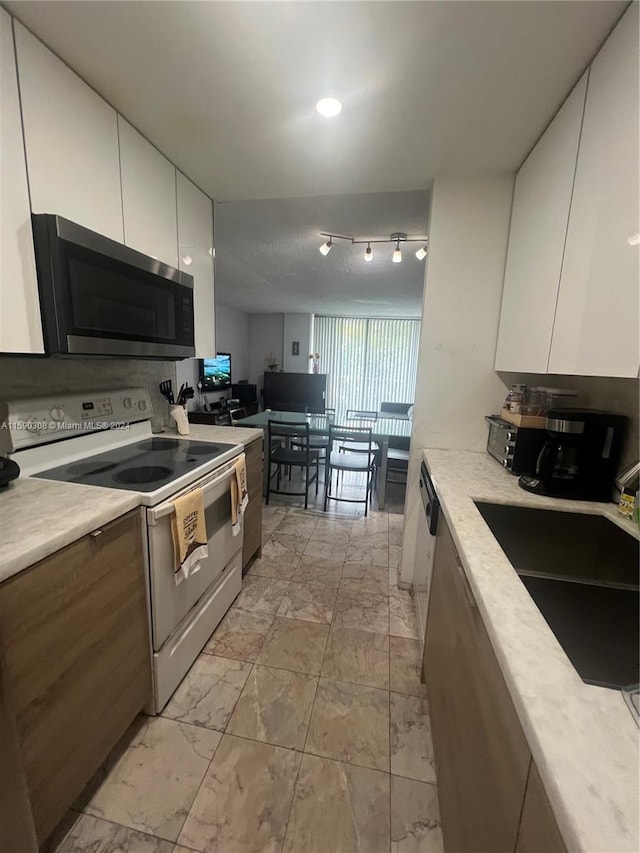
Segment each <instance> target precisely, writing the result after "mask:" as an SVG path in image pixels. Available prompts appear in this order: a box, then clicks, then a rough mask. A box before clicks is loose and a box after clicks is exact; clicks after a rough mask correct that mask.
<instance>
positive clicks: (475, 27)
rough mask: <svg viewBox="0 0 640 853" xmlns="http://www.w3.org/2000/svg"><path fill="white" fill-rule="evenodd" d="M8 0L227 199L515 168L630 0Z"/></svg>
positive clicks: (413, 185) (367, 188) (388, 186)
mask: <svg viewBox="0 0 640 853" xmlns="http://www.w3.org/2000/svg"><path fill="white" fill-rule="evenodd" d="M6 5H7V6H8V8H9V9H10V11H11V12H12V13H13V14H15V15H17V17H18V18H20V19H21V20H22V21H23V22H24V23H25V24H26V25H27V26H28V27H29V28H30V29H32V30H33V31H34V32H35V33H36V34H37V35H39V36H40V37H41V38H42V39H43V40H44V41H45V43H46V44H48V45H49V46H50V47H51V48H52V49H53V50H54V51H55V52H56V53H58V55H59V56H61V57H62V58H63V59H64V60H66V61H67V62H68V63H69V65H70V66H71V67H72V68H73V69H74V70H76V71H77V72H78V73H79V74H80V75H81V76H83V77H84V78H85V79H86V80H87V81H88V82H89V83H90V84H91V85H92V86H94V87H95V88H96V89H97V90H98V91H99V92H100V93H101V94H102V95H103V96H104V97H105V98H106V99H107V100H108V101H110V102H111V103H112V104H113V105H114V106H115V107H116V108H117V109H118V110H119V111H120V112H122V113H123V114H124V115H125V116H126V118H128V119H129V120H130V121H131V122H132V123H133V124H134V125H135V126H136V127H138V128H139V129H140V130H141V131H142V132H143V133H144V134H145V135H146V136H148V137H149V138H150V139H152V140H153V141H154V142H155V143H156V145H157V146H158V147H159V148H160V149H161V150H162V151H163V152H164V153H165V154H166V155H167V156H168V157H169V158H170V159H171V160H173V161H174V162H175V163H176V164H177V165H178V166H179V167H180V168H181V169H182V170H183V171H184V172H186V174H188V175H189V176H190V177H191V178H193V180H194V181H196V183H198V184H199V185H200V186H201V187H202V188H203V189H204V190H205V191H207V192H208V193H209V194H210V195H211V196H212V197H213V198H215V199H216V200H217V201H224V200H240V199H255V198H282V197H291V196H319V195H327V194H337V193H372V192H387V191H398V190H413V189H426V188H428V187H429V186H430V183H431V180H432V178H433V176H434V175H435V174H441V173H449V174H450V173H456V174H463V173H487V172H510V171H514V170H515V169H516V168H517V167H518V166H519V164H520V163H521V162H522V160H523V159H524V157H525V155H526V154H527V152H528V150H529V149H530V148H531V146H532V144H533V143H534V142H535V140H536V139H537V137H538V136H539V135H540V133H541V131H542V130H543V128H544V127H545V126H546V124H547V123H548V122H549V120H550V118H551V117H552V115H553V113H554V112H555V110H556V109H557V107H558V106H559V104H560V103H561V101H562V100H563V98H564V97H565V95H566V94H567V92H568V91H569V89H570V88H571V86H572V85H573V83H574V82H575V81H576V80H577V78H578V77H579V75H580V73H581V72H582V70H583V69H584V68H585V66H586V65H587V64H588V62H589V60H590V58H591V57H592V56H593V54H594V53H595V52H596V50H597V48H598V46H599V45H600V43H601V42H602V41H603V40H604V38H605V36H606V35H607V33H608V32H609V30H610V29H611V28H612V26H613V24H614V23H615V21H616V20H617V18H618V17H619V16H620V14H621V13H622V11H623V9H624V8H625V6H626V3H625V2H615V0H614V1H613V2H571V0H570V2H545V0H543V2H526V0H522V2H515V0H512V2H479V0H478V1H477V2H450V0H439V1H438V0H436V2H404V0H397V2H313V0H312V2H206V1H205V2H191V1H190V0H167V2H154V1H153V0H150V2H128V0H122V2H102V0H100V2H85V0H76V2H21V1H20V0H16V2H8V3H7V4H6ZM326 95H335V96H337V97H339V98H340V99H341V100H342V101H343V103H344V109H343V111H342V114H341V115H340V116H339V117H338V118H336V119H333V120H328V119H323V118H322V117H321V116H319V115H317V113H316V112H315V111H314V104H315V102H316V100H317V99H318V98H320V97H322V96H326Z"/></svg>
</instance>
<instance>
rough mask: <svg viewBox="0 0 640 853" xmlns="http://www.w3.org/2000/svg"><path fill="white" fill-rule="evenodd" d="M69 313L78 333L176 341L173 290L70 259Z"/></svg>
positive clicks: (175, 295)
mask: <svg viewBox="0 0 640 853" xmlns="http://www.w3.org/2000/svg"><path fill="white" fill-rule="evenodd" d="M69 281H70V287H71V312H72V318H73V325H74V327H75V328H76V329H77V330H79V331H80V330H82V331H84V332H87V333H94V334H97V335H113V336H118V337H127V338H135V339H144V338H149V339H151V340H158V341H167V342H172V341H175V340H176V316H177V311H176V298H177V294H176V291H175V289H169V288H163V287H158V285H157V284H156V283H153V284H151V283H149V284H148V283H146V282H144V281H132V280H131V279H130V278H129V277H127V276H126V275H124V274H122V273H120V272H118V271H115V270H109V271H108V272H106V271H103V270H100V269H97V268H96V267H94V266H92V265H91V264H88V263H85V262H84V261H82V260H80V259H78V258H70V259H69Z"/></svg>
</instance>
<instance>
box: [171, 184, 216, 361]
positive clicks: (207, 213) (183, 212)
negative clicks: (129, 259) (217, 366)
mask: <svg viewBox="0 0 640 853" xmlns="http://www.w3.org/2000/svg"><path fill="white" fill-rule="evenodd" d="M177 186H178V245H179V255H180V260H179V267H180V269H181V270H184V272H187V273H189V275H192V276H193V287H194V308H195V325H196V357H197V358H211V357H212V356H215V354H216V342H215V330H216V323H215V306H214V296H213V202H212V201H211V199H210V198H209V197H208V196H206V195H205V194H204V193H203V192H202V191H201V190H199V189H198V187H196V185H195V184H192V183H191V181H190V180H189V179H188V178H185V176H184V175H182V174H181V173H180V172H178V180H177Z"/></svg>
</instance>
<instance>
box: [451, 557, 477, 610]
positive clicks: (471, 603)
mask: <svg viewBox="0 0 640 853" xmlns="http://www.w3.org/2000/svg"><path fill="white" fill-rule="evenodd" d="M456 566H457V567H458V572H459V573H460V578H461V580H462V586H463V588H464V594H465V595H466V597H467V601H468V603H469V607H470V608H471V609H472V610H477V608H478V605H477V604H476V600H475V598H474V596H473V592H472V591H471V587H470V586H469V578H468V577H467V573H466V572H465V570H464V568H463V566H462V563H461V562H460V557H458V556H457V555H456Z"/></svg>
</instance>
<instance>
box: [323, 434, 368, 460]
mask: <svg viewBox="0 0 640 853" xmlns="http://www.w3.org/2000/svg"><path fill="white" fill-rule="evenodd" d="M334 442H338V443H339V445H340V447H341V448H343V449H344V450H347V451H348V450H349V445H350V444H357V445H359V447H358V451H359V454H360V455H362V454H363V453H368V454H369V464H371V462H372V460H373V457H374V456H375V450H374V448H373V439H372V434H371V427H353V426H338V425H337V424H330V425H329V448H330V449H333V445H334ZM363 444H368V445H369V449H368V450H363V449H362V445H363Z"/></svg>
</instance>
